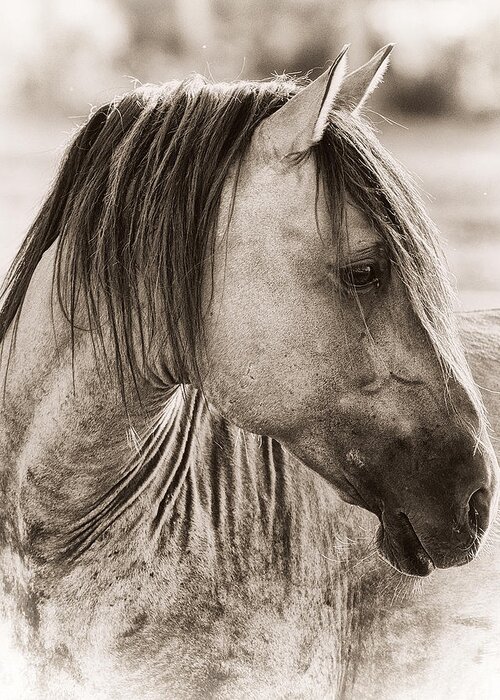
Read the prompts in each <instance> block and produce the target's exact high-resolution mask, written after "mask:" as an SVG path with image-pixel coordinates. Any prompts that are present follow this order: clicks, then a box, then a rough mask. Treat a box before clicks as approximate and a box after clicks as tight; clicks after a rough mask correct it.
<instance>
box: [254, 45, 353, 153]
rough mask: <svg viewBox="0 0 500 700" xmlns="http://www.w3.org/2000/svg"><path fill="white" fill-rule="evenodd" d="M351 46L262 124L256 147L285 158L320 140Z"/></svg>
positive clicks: (342, 77) (345, 48) (301, 151)
mask: <svg viewBox="0 0 500 700" xmlns="http://www.w3.org/2000/svg"><path fill="white" fill-rule="evenodd" d="M348 48H349V45H348V44H347V45H346V46H344V48H343V49H342V51H341V52H340V53H339V55H338V56H337V58H336V59H335V61H334V62H333V64H332V65H331V66H330V68H329V69H328V70H327V71H325V72H324V73H322V74H321V75H320V76H319V78H316V80H313V82H312V83H309V85H306V87H304V88H303V89H302V90H301V91H300V92H298V93H297V94H296V95H295V96H294V97H292V98H291V99H290V100H288V102H285V104H284V105H283V107H280V108H279V109H278V110H277V111H276V112H274V113H273V114H271V116H269V117H267V119H264V121H263V122H261V124H259V126H258V127H257V129H256V132H255V136H256V139H255V141H254V143H256V144H257V147H259V148H264V149H265V151H266V152H268V153H269V152H271V153H272V154H273V155H275V156H277V157H278V158H283V157H285V156H288V155H292V154H295V153H303V152H304V151H307V149H309V148H310V147H311V146H313V145H314V144H315V143H317V142H318V141H321V139H322V137H323V133H324V131H325V128H326V124H327V120H328V115H329V113H330V111H331V110H332V109H333V106H334V102H335V100H336V97H337V95H338V93H339V90H340V87H341V85H342V81H343V79H344V76H345V72H346V68H347V55H346V54H347V50H348Z"/></svg>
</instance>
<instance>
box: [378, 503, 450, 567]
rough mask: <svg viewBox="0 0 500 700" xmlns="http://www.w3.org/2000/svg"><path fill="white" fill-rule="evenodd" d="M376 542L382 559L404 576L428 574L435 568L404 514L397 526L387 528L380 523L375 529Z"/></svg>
mask: <svg viewBox="0 0 500 700" xmlns="http://www.w3.org/2000/svg"><path fill="white" fill-rule="evenodd" d="M377 544H378V549H379V554H380V556H381V557H382V559H383V560H384V561H386V562H387V563H388V564H390V565H391V566H392V567H393V568H394V569H396V570H397V571H399V572H400V573H402V574H405V575H406V576H418V577H424V576H429V574H431V573H432V572H433V571H434V569H435V568H436V567H435V566H434V562H433V561H432V559H431V557H430V556H429V554H428V552H427V551H426V550H425V548H424V547H423V545H422V543H421V542H420V540H419V539H418V537H417V535H416V534H415V531H414V529H413V528H412V526H411V524H410V521H409V520H408V518H406V517H405V516H402V517H401V525H400V526H399V527H397V528H391V529H390V530H389V529H388V528H387V527H386V526H384V524H383V523H382V524H381V525H380V526H379V528H378V531H377Z"/></svg>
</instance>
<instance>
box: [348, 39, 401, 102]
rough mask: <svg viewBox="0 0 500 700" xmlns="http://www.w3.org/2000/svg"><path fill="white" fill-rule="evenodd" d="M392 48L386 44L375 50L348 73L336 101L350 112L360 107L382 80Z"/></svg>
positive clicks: (391, 45) (392, 45)
mask: <svg viewBox="0 0 500 700" xmlns="http://www.w3.org/2000/svg"><path fill="white" fill-rule="evenodd" d="M393 48H394V44H387V46H384V47H383V48H381V49H380V50H379V51H377V53H376V54H375V55H374V56H373V57H372V58H371V59H370V60H369V61H368V63H365V65H364V66H361V68H358V70H355V71H354V72H353V73H350V74H349V75H348V76H347V77H346V79H345V80H344V82H343V83H342V87H341V88H340V90H339V94H338V97H337V102H338V103H340V104H343V105H345V106H347V107H348V109H350V110H351V112H356V111H357V110H358V109H360V108H361V107H362V106H363V104H364V102H365V101H366V100H367V99H368V97H370V95H371V94H372V92H373V91H374V90H375V88H376V87H377V85H378V84H379V83H380V82H381V81H382V78H383V77H384V73H385V71H386V70H387V66H388V65H389V56H390V54H391V51H392V49H393Z"/></svg>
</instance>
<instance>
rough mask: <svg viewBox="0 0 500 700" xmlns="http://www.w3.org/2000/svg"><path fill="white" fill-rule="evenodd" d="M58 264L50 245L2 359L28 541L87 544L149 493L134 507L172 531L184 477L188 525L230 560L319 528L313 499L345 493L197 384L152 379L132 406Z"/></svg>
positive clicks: (14, 508) (8, 438) (72, 551)
mask: <svg viewBox="0 0 500 700" xmlns="http://www.w3.org/2000/svg"><path fill="white" fill-rule="evenodd" d="M53 265H54V250H53V249H51V250H49V251H48V252H47V253H46V254H45V255H44V257H43V258H42V260H41V262H40V263H39V265H38V267H37V270H36V272H35V275H34V277H33V279H32V282H31V284H30V287H29V290H28V293H27V296H26V299H25V301H24V304H23V308H22V312H21V314H20V318H19V324H18V326H17V333H16V337H15V343H13V344H12V345H11V333H12V331H11V332H10V333H9V335H8V336H7V338H6V340H5V343H4V348H3V356H2V365H1V371H0V381H2V384H3V382H5V398H4V401H5V403H4V407H5V410H4V415H3V420H4V421H5V427H6V430H4V431H3V435H4V438H3V440H4V442H5V444H4V445H0V449H1V452H2V461H3V463H4V465H5V472H4V473H5V474H7V475H8V481H9V493H10V499H11V500H10V505H9V506H8V510H9V512H10V514H11V517H12V513H13V512H18V513H19V523H18V525H19V529H20V530H21V531H23V533H24V535H23V536H24V537H25V538H26V539H27V544H28V547H29V548H35V549H36V548H37V547H40V546H45V548H46V549H47V548H48V550H49V551H45V552H44V556H47V557H50V553H51V552H50V550H51V548H52V549H53V550H54V551H58V552H61V551H62V552H68V556H69V555H72V556H74V555H78V554H80V553H81V552H83V551H85V550H86V548H88V546H89V545H91V544H92V542H93V541H94V540H95V538H96V537H98V536H99V535H100V534H102V532H103V531H104V530H105V529H106V528H108V526H109V525H110V523H111V522H114V521H115V520H116V519H118V518H120V515H121V514H122V513H123V512H124V511H126V510H127V509H129V510H130V506H132V505H133V504H135V502H136V501H137V499H139V497H140V498H142V501H141V502H140V503H138V504H137V505H135V506H134V510H135V511H136V512H137V514H138V517H139V515H140V517H142V519H143V524H144V525H146V524H147V523H149V525H150V526H151V533H152V539H151V544H154V543H155V542H156V543H158V542H159V541H160V540H161V534H162V530H166V531H168V532H170V525H169V519H170V518H171V515H172V512H173V506H174V502H175V500H176V499H177V497H178V495H179V493H180V491H181V487H182V486H183V484H184V482H185V481H186V480H187V485H186V489H184V491H185V493H184V498H185V502H183V504H182V508H183V511H182V513H181V515H182V517H183V518H184V519H186V521H187V524H188V525H189V524H191V525H192V524H193V523H194V524H196V521H197V520H204V521H205V522H204V526H203V530H204V532H205V533H208V532H210V533H211V536H212V539H213V542H212V544H213V546H214V547H215V549H216V550H217V552H218V556H219V555H221V560H223V561H228V562H231V561H233V560H234V559H235V558H236V559H239V558H240V555H241V559H242V560H243V559H245V558H246V559H248V558H249V546H250V545H251V543H252V541H253V542H254V543H255V542H257V541H258V542H260V543H261V544H262V547H263V549H265V550H266V552H264V551H261V552H260V554H259V556H260V555H262V556H263V557H264V558H266V557H268V558H270V557H274V556H275V550H276V547H277V546H280V547H281V546H285V547H286V546H287V545H286V542H287V541H288V542H289V541H290V540H291V538H293V537H295V536H296V542H300V541H301V538H302V539H303V535H301V527H302V525H303V522H306V521H308V519H309V521H312V520H314V521H315V522H317V523H319V524H318V532H320V531H321V527H320V525H321V523H320V521H319V520H318V518H317V517H316V516H315V514H314V513H313V511H314V509H316V510H317V511H318V512H320V511H321V510H322V508H319V510H318V499H319V500H323V501H324V502H325V503H324V504H323V505H324V507H323V510H325V507H326V506H327V501H328V499H330V500H331V501H332V503H331V504H330V505H333V504H334V502H335V503H336V499H335V496H334V495H333V492H332V491H331V489H329V488H326V489H325V488H323V487H322V486H318V483H317V482H319V477H316V476H314V475H312V474H311V473H310V472H309V471H308V470H306V469H305V468H304V467H303V466H302V465H300V464H298V463H296V462H295V461H294V460H293V459H292V458H291V457H289V455H287V454H286V453H285V452H284V451H283V449H282V448H281V447H280V446H279V445H278V444H277V443H275V442H274V441H272V440H270V439H269V438H259V437H257V436H255V435H251V434H248V433H245V432H243V431H241V430H239V429H238V428H236V427H235V426H232V425H230V424H228V423H227V422H226V421H224V420H223V419H222V418H221V417H220V416H218V415H217V414H216V413H214V412H213V411H212V410H211V409H210V407H209V406H208V405H207V404H206V402H205V401H204V399H203V397H201V396H200V395H199V393H198V392H197V391H196V390H194V389H192V388H190V387H185V388H184V389H182V388H177V389H175V388H172V387H170V388H169V387H166V386H165V387H163V390H162V391H159V390H158V387H156V388H148V387H147V386H146V385H144V386H142V387H141V396H142V405H141V404H139V402H138V401H137V399H135V403H134V392H133V391H130V392H128V396H129V397H130V400H129V402H128V404H127V409H128V411H127V410H125V407H124V404H123V401H122V397H121V392H120V388H119V386H118V384H117V382H116V381H115V380H113V377H112V376H111V375H110V374H109V372H107V370H106V368H105V367H104V366H103V365H99V364H98V361H97V360H96V356H95V349H94V346H93V343H92V340H91V338H90V334H89V333H87V332H81V331H78V330H76V332H75V336H74V338H72V336H71V333H70V329H69V325H68V323H67V321H66V319H65V318H64V317H63V315H62V312H61V309H60V307H59V304H58V302H57V301H56V300H54V298H53V291H52V278H53ZM73 340H74V341H75V342H74V345H73V342H72V341H73ZM7 365H8V367H7ZM7 370H8V371H7ZM159 396H161V397H162V401H159ZM144 405H146V407H148V406H149V407H155V411H153V410H151V411H149V412H148V411H147V410H146V411H145V410H144ZM159 406H161V410H158V407H159ZM146 492H147V493H146ZM141 494H142V495H141ZM186 494H187V495H188V499H187V500H186ZM331 515H332V511H331V510H330V516H331ZM49 525H50V529H51V530H52V531H53V532H57V533H59V535H60V539H59V540H58V541H54V538H53V536H52V535H51V534H50V533H48V532H47V527H48V526H49ZM323 525H325V523H323ZM332 525H333V523H332V522H329V523H328V524H326V525H325V527H324V528H323V529H324V532H325V533H331V532H332ZM328 536H329V535H328ZM158 538H159V539H158ZM327 539H328V538H327ZM277 540H279V542H277ZM43 543H45V544H43ZM227 548H230V549H231V551H232V553H231V552H230V551H229V550H228V551H227V552H226V549H227ZM250 549H252V548H250ZM323 550H324V551H325V552H327V551H328V550H329V544H328V542H325V543H324V546H323ZM252 551H254V549H252ZM288 559H290V557H288ZM278 560H279V561H284V560H285V559H283V558H279V557H278ZM296 560H297V562H298V563H299V562H300V553H299V551H298V550H297V557H296ZM254 563H255V562H254Z"/></svg>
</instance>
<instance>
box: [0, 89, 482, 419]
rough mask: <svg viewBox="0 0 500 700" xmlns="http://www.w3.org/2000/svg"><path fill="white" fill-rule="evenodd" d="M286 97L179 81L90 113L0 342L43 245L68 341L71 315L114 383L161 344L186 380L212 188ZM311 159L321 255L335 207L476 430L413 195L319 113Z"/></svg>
mask: <svg viewBox="0 0 500 700" xmlns="http://www.w3.org/2000/svg"><path fill="white" fill-rule="evenodd" d="M299 87H300V85H299V84H297V83H296V82H294V81H291V80H289V79H287V78H283V79H277V80H274V81H271V82H255V83H253V82H243V81H240V82H235V83H228V84H212V83H210V82H208V81H207V80H205V79H204V78H201V77H200V76H193V77H191V78H189V79H187V80H185V81H183V82H181V83H169V84H166V85H163V86H142V87H140V88H138V89H136V90H133V91H132V92H130V93H128V94H126V95H125V96H123V97H122V98H120V99H118V100H116V101H115V102H113V103H111V104H108V105H105V106H104V107H101V108H100V109H98V110H97V111H95V112H94V113H93V114H92V115H91V117H90V119H89V120H88V122H87V123H86V124H85V125H84V126H83V127H82V128H81V129H80V131H79V132H78V134H77V135H76V137H75V139H74V140H73V143H72V144H71V145H70V147H69V149H68V152H67V155H66V157H65V160H64V162H63V164H62V167H61V170H60V172H59V175H58V177H57V179H56V181H55V184H54V187H53V189H52V192H51V193H50V195H49V196H48V198H47V200H46V202H45V204H44V205H43V207H42V209H41V211H40V213H39V215H38V217H37V219H36V220H35V222H34V224H33V226H32V227H31V230H30V231H29V233H28V236H27V238H26V240H25V242H24V243H23V245H22V247H21V250H20V251H19V253H18V255H17V257H16V259H15V261H14V263H13V265H12V267H11V269H10V271H9V274H8V277H7V282H6V286H5V289H4V292H3V295H4V297H5V298H4V303H3V306H2V308H1V311H0V341H1V340H2V339H3V338H4V337H5V334H6V332H7V329H8V327H9V326H10V324H11V323H12V322H13V321H15V319H16V315H17V314H18V312H19V310H20V308H21V306H22V302H23V299H24V296H25V293H26V290H27V288H28V285H29V283H30V280H31V277H32V275H33V272H34V270H35V268H36V266H37V264H38V262H39V261H40V259H41V257H42V255H43V253H44V252H45V251H46V250H47V249H48V248H49V247H50V246H51V245H52V244H53V243H54V242H55V241H56V240H57V265H56V271H55V275H54V282H55V285H56V289H57V294H58V298H59V300H60V302H61V304H62V306H63V309H64V311H65V314H66V316H67V318H68V320H69V322H70V324H71V328H75V327H76V325H77V309H78V308H81V307H82V305H83V308H84V309H85V311H86V316H87V319H86V322H87V324H88V327H89V328H90V329H91V332H92V337H93V340H95V342H96V345H98V346H99V345H100V346H101V347H102V349H104V347H105V343H104V340H103V328H104V327H106V328H109V329H110V331H111V337H112V347H113V348H114V358H113V359H114V366H115V367H116V371H117V373H118V377H119V380H120V381H121V383H122V384H123V383H124V382H125V376H126V375H127V374H130V375H131V376H132V378H133V379H134V380H135V379H136V377H137V376H138V374H140V373H141V372H142V371H143V370H144V368H145V367H147V366H148V362H149V360H150V358H151V357H152V355H153V354H155V353H158V352H159V350H160V348H162V347H165V346H166V345H168V346H169V347H170V348H171V350H172V357H171V359H170V362H171V366H169V368H168V369H169V371H170V373H171V374H172V376H173V377H174V378H175V379H176V380H178V381H182V380H183V379H185V378H186V377H187V376H188V375H189V376H191V378H193V376H194V377H196V375H197V373H198V363H197V358H198V357H199V353H200V352H201V351H202V349H203V309H202V298H201V297H202V294H201V288H202V277H203V271H204V268H205V266H206V265H208V264H210V260H211V256H212V252H213V247H214V244H215V242H214V231H215V228H216V223H217V216H218V207H219V201H220V196H221V192H222V187H223V183H224V181H225V179H226V177H227V175H228V173H229V172H230V169H231V168H233V167H236V168H238V166H239V164H240V163H241V159H242V158H243V156H244V155H245V152H246V150H247V148H248V145H249V143H250V139H251V137H252V134H253V132H254V130H255V128H256V127H257V126H258V124H259V123H260V122H261V121H262V120H263V119H264V118H265V117H267V116H268V115H270V114H271V113H272V112H274V111H275V110H277V109H278V108H279V107H280V106H281V105H283V104H284V103H285V102H286V101H287V100H288V99H289V98H290V97H291V96H292V95H294V94H295V93H296V91H297V90H298V89H299ZM311 150H312V155H313V156H314V158H315V162H316V166H317V173H318V183H319V182H320V181H321V182H322V183H323V184H324V186H325V188H326V192H327V200H328V202H329V205H330V211H331V217H332V236H333V239H334V242H338V241H339V240H340V237H341V236H342V235H343V234H344V233H345V232H344V202H345V200H346V196H347V195H348V196H349V197H350V198H351V199H352V200H354V202H355V204H356V205H357V206H358V207H359V208H360V210H361V211H363V212H364V214H365V215H366V216H367V217H368V219H369V220H370V221H371V222H372V224H373V225H374V226H375V227H376V229H377V230H378V231H379V233H380V235H381V236H382V237H383V238H384V240H385V241H386V244H387V246H388V248H389V250H390V253H391V257H392V259H393V263H394V265H396V267H397V268H398V271H399V274H400V276H401V279H402V281H403V283H404V286H405V287H406V292H407V294H408V297H409V300H410V302H411V304H412V306H413V309H414V311H415V313H416V315H417V316H418V318H419V319H420V321H421V323H422V325H423V327H424V328H425V330H426V331H427V333H428V335H429V337H430V339H431V342H432V343H433V345H434V348H435V350H436V353H437V355H438V357H439V359H440V361H441V363H442V366H443V370H444V372H445V376H453V377H455V378H456V379H457V380H458V381H459V382H460V384H462V386H463V387H464V388H465V390H466V391H467V393H468V394H469V395H470V397H471V398H472V400H473V403H474V405H475V406H476V408H477V410H478V412H479V415H480V416H482V418H483V420H482V425H481V431H482V430H484V429H485V421H484V412H483V409H482V403H481V399H480V398H479V395H478V392H477V389H476V387H475V385H474V382H473V380H472V377H471V375H470V372H469V370H468V367H467V364H466V362H465V360H464V357H463V353H462V350H461V345H460V342H459V341H458V333H457V330H456V328H455V326H454V321H453V297H452V292H451V287H450V284H449V281H448V275H447V271H446V266H445V264H444V262H443V255H442V252H441V247H440V243H439V237H438V234H437V232H436V230H435V228H434V226H433V224H432V223H431V222H430V220H429V219H428V217H427V215H426V214H425V211H424V209H423V206H422V205H421V202H420V200H419V197H418V195H417V194H416V191H415V188H414V186H413V184H412V183H411V181H410V180H409V178H408V177H407V175H406V174H405V173H404V171H403V170H402V169H401V167H400V166H399V165H398V164H397V163H396V162H395V161H394V159H393V158H392V157H391V156H390V155H389V154H388V153H387V152H386V151H385V150H384V149H383V148H382V146H381V145H380V144H379V142H378V141H377V139H376V138H375V136H374V134H373V131H372V130H371V128H370V127H369V125H368V124H367V123H366V122H365V121H364V120H363V119H362V118H360V117H359V116H356V115H352V114H350V113H347V112H346V111H340V110H339V111H334V112H333V113H332V115H331V116H330V121H329V125H328V128H327V131H326V135H325V138H324V139H323V140H322V141H321V143H319V144H317V145H316V146H314V147H313V148H312V149H311ZM309 155H311V154H309ZM79 314H81V311H79ZM78 320H80V316H78ZM167 340H168V343H167V342H166V341H167ZM188 358H189V362H190V365H191V366H189V367H188V366H187V363H188ZM198 378H199V377H198Z"/></svg>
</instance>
